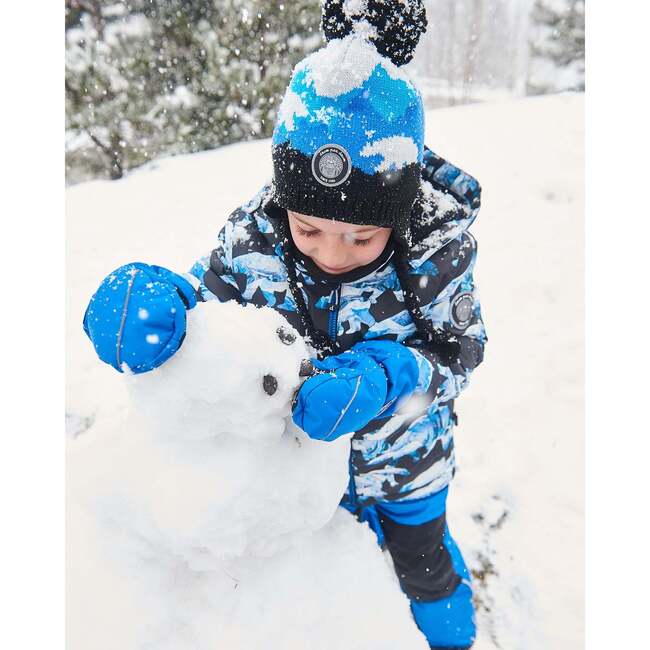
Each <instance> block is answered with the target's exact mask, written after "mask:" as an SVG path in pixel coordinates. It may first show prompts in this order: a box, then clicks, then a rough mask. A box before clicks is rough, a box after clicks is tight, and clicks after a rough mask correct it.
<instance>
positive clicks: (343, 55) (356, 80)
mask: <svg viewBox="0 0 650 650" xmlns="http://www.w3.org/2000/svg"><path fill="white" fill-rule="evenodd" d="M364 22H365V21H364ZM377 65H381V66H383V68H384V69H385V70H386V72H387V73H388V75H389V76H390V77H391V78H393V79H401V80H402V81H404V82H405V83H407V84H409V85H410V86H412V87H414V82H413V80H412V79H411V78H410V77H409V75H408V74H407V73H406V71H405V70H401V69H400V68H398V67H397V66H396V65H394V64H393V63H392V62H391V61H390V60H388V59H387V58H386V57H382V56H380V54H379V53H378V52H377V49H376V48H375V46H374V45H372V44H371V43H369V42H368V40H367V39H366V38H365V37H364V35H362V34H359V33H358V32H352V33H351V34H348V35H347V36H346V37H345V38H340V39H339V38H337V39H334V40H332V41H330V42H329V43H328V44H327V45H326V46H325V47H322V48H320V49H319V50H316V52H314V53H313V54H310V55H309V56H308V57H306V58H304V59H303V60H302V61H301V62H300V63H298V64H297V65H296V67H295V68H294V72H293V73H294V74H296V73H297V72H299V71H300V70H302V69H303V68H307V70H308V72H307V82H308V83H313V84H314V86H315V89H316V92H317V93H318V94H319V95H320V96H322V97H338V96H339V95H343V94H345V93H347V92H350V91H351V90H352V89H354V88H359V87H360V86H361V85H362V84H363V83H365V81H366V80H367V79H368V78H369V77H370V75H371V73H372V71H373V70H374V69H375V67H376V66H377Z"/></svg>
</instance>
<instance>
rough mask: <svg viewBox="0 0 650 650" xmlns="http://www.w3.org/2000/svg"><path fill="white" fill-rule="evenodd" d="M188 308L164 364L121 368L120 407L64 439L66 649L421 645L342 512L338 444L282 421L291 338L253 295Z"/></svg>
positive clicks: (295, 343)
mask: <svg viewBox="0 0 650 650" xmlns="http://www.w3.org/2000/svg"><path fill="white" fill-rule="evenodd" d="M145 311H146V310H145ZM115 317H116V318H118V319H119V318H120V314H119V313H118V314H116V315H115ZM137 317H138V318H140V319H143V320H147V319H148V318H153V317H155V314H149V313H146V314H145V313H143V312H140V313H139V314H138V315H137ZM184 317H185V318H186V319H187V322H186V331H187V336H186V339H187V340H186V341H184V340H180V342H178V341H177V342H176V343H175V344H174V345H175V349H173V356H171V355H170V358H169V359H168V360H166V362H165V363H164V364H161V365H159V367H155V368H153V369H152V370H151V371H150V372H144V373H139V374H136V373H133V372H130V371H129V367H128V363H127V362H126V361H123V362H122V365H121V367H120V369H121V370H123V371H124V377H123V379H124V381H125V383H126V385H127V387H128V394H129V402H128V404H129V406H128V409H126V410H125V411H124V410H116V412H115V414H114V415H112V416H111V417H105V418H104V419H103V420H102V421H101V422H96V423H95V425H94V426H93V427H92V428H91V429H90V430H89V431H88V432H87V433H85V434H83V435H81V436H78V437H77V438H75V439H71V440H70V441H69V445H68V463H67V465H68V483H67V485H68V551H67V578H68V580H67V603H68V606H67V618H68V620H67V635H68V645H67V647H68V650H104V649H109V648H110V649H111V650H114V648H120V649H121V650H153V649H154V648H155V649H158V650H167V649H169V650H172V649H173V650H186V649H187V650H190V649H192V650H217V649H219V650H221V649H227V650H249V649H250V650H253V649H255V650H260V649H269V650H275V649H277V650H280V649H282V650H286V649H289V648H311V649H320V648H323V649H325V648H328V649H329V648H333V647H336V648H344V649H345V648H349V649H353V648H354V649H355V650H357V649H358V650H362V649H366V648H367V649H368V650H370V649H371V648H372V649H373V650H377V649H382V648H385V649H386V650H388V649H389V648H391V649H392V648H394V647H396V646H398V647H400V648H405V649H411V648H412V649H413V650H416V649H424V648H427V647H428V645H427V643H426V641H425V639H424V637H423V636H422V635H421V633H420V632H419V631H418V630H417V628H416V626H415V624H414V623H413V621H412V619H411V616H410V611H409V605H408V600H407V599H406V597H405V596H404V594H403V593H402V592H401V590H400V588H399V585H398V583H397V581H396V578H395V577H394V574H393V572H392V570H391V568H390V566H389V565H388V562H389V560H388V559H387V558H386V557H384V555H383V554H382V552H381V550H380V548H379V546H378V545H377V540H376V538H375V537H374V534H373V533H372V532H371V530H370V529H369V528H368V527H367V526H366V525H365V524H363V525H362V524H359V523H358V522H357V521H356V520H355V518H354V517H353V516H352V515H351V514H350V513H348V512H347V511H346V510H344V509H342V508H339V507H338V503H339V500H340V497H341V495H342V493H343V492H344V490H345V487H346V484H347V481H348V454H349V436H342V437H341V438H338V439H337V440H334V441H332V442H322V441H316V440H312V439H310V438H309V437H308V436H307V435H306V434H305V433H304V432H302V431H301V430H300V429H298V428H296V427H295V426H294V425H293V423H292V422H291V417H290V413H291V402H292V398H293V396H294V394H295V392H296V391H297V389H298V388H299V386H300V383H301V381H302V377H301V375H304V374H305V363H304V361H305V359H308V358H309V350H308V347H307V345H306V344H305V342H304V341H303V339H302V338H301V337H300V336H299V335H298V334H297V332H295V330H293V329H292V328H291V327H290V326H288V325H287V323H286V321H284V319H283V318H282V317H281V316H280V315H278V314H277V313H276V312H274V311H273V310H270V309H258V308H256V307H254V306H252V305H249V306H241V305H238V304H236V303H234V302H232V303H219V302H218V301H211V302H207V303H204V304H200V305H198V308H196V309H192V310H191V311H187V313H186V314H184ZM181 343H182V345H181ZM125 349H128V346H125Z"/></svg>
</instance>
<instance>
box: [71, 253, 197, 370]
mask: <svg viewBox="0 0 650 650" xmlns="http://www.w3.org/2000/svg"><path fill="white" fill-rule="evenodd" d="M195 305H196V293H195V291H194V287H193V286H192V285H191V284H190V282H189V281H188V280H186V279H185V278H183V277H182V276H180V275H178V274H177V273H173V272H172V271H170V270H168V269H166V268H163V267H161V266H152V265H149V264H143V263H141V262H134V263H132V264H125V265H124V266H121V267H120V268H119V269H116V270H115V271H113V273H111V274H110V275H109V276H108V277H107V278H105V279H104V281H103V282H102V283H101V285H100V286H99V289H97V292H96V293H95V294H94V295H93V297H92V298H91V299H90V302H89V303H88V307H87V309H86V313H85V315H84V320H83V326H84V331H85V332H86V334H87V335H88V337H89V338H90V340H91V341H92V344H93V345H94V346H95V351H96V352H97V355H98V356H99V358H100V359H101V360H102V361H104V362H105V363H108V364H110V365H111V366H113V368H115V369H116V370H118V371H119V372H123V368H122V364H126V365H127V366H128V367H129V369H130V370H131V371H132V372H134V373H141V372H147V371H148V370H153V369H154V368H156V367H158V366H159V365H161V364H162V363H164V362H165V361H167V359H169V358H170V357H171V356H172V355H173V354H174V353H175V352H176V350H178V348H180V346H181V344H182V342H183V339H184V338H185V327H186V314H185V312H186V310H187V309H192V307H194V306H195Z"/></svg>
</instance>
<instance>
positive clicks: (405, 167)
mask: <svg viewBox="0 0 650 650" xmlns="http://www.w3.org/2000/svg"><path fill="white" fill-rule="evenodd" d="M322 11H323V13H322V21H321V28H322V29H323V32H324V34H325V38H326V39H327V41H328V43H327V45H326V46H325V47H323V48H321V49H320V50H317V51H316V52H314V53H312V54H310V55H309V56H307V57H306V58H305V59H303V60H302V61H301V62H300V63H298V65H296V67H295V68H294V70H293V74H292V78H291V81H290V84H289V87H288V88H287V90H286V93H285V95H284V98H283V100H282V103H281V105H280V108H279V111H278V116H277V121H276V125H275V129H274V132H273V141H272V145H273V146H272V155H273V195H272V200H273V201H274V202H275V203H276V204H277V205H278V206H280V207H282V208H285V209H289V210H293V211H295V212H299V213H302V214H307V215H311V216H314V217H323V218H330V219H335V220H337V221H344V222H347V223H355V224H363V225H366V224H367V225H377V226H386V227H392V228H393V229H394V230H395V231H396V234H397V235H398V236H401V237H405V236H406V233H407V230H408V221H409V215H410V211H411V208H412V205H413V203H414V201H415V199H416V197H417V195H418V191H419V187H420V174H421V165H422V159H423V154H424V111H423V106H422V97H421V94H420V92H419V90H418V89H417V88H416V86H415V85H414V83H413V81H412V80H411V79H410V78H409V76H408V75H407V74H406V72H405V71H404V70H402V69H400V67H399V66H401V65H403V64H405V63H408V62H409V61H410V60H411V59H412V58H413V52H414V50H415V47H416V45H417V43H418V40H419V38H420V36H421V34H422V33H423V32H424V31H425V29H426V26H427V19H426V12H425V9H424V6H423V3H422V0H323V6H322Z"/></svg>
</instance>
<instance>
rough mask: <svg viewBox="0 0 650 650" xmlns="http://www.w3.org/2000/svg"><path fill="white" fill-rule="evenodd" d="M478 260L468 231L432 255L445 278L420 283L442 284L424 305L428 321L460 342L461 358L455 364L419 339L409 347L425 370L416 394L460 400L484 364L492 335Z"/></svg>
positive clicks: (457, 357)
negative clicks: (480, 290)
mask: <svg viewBox="0 0 650 650" xmlns="http://www.w3.org/2000/svg"><path fill="white" fill-rule="evenodd" d="M475 260H476V242H475V240H474V238H473V237H472V236H471V235H469V234H467V233H465V234H463V235H462V236H461V237H459V238H458V239H455V240H453V241H451V242H449V243H448V244H447V246H446V247H445V249H443V250H441V251H439V253H438V254H435V255H434V256H433V257H432V259H431V262H432V264H434V265H435V266H436V269H437V270H438V271H439V275H435V276H433V277H431V276H428V275H427V276H421V279H420V281H421V282H423V279H422V278H427V279H429V281H435V284H437V285H438V286H440V291H439V292H437V294H436V296H435V297H434V298H433V299H432V300H431V302H430V303H428V304H427V305H426V306H423V307H422V313H423V315H424V317H425V318H427V319H429V320H430V322H431V323H432V324H433V325H434V327H436V328H439V329H441V330H443V331H445V332H448V333H449V334H451V335H453V337H454V340H455V341H457V342H458V348H457V349H458V354H457V355H454V357H453V359H451V360H450V359H448V358H447V357H445V356H444V355H441V353H440V352H438V351H436V349H435V348H432V347H429V346H427V345H426V344H424V343H423V342H422V341H420V340H418V339H413V340H407V341H405V343H404V344H405V345H406V346H407V347H408V348H409V349H410V350H411V351H412V352H413V354H414V355H415V357H416V360H417V361H418V365H419V368H420V376H419V379H418V389H417V390H416V392H419V393H423V392H426V393H427V394H428V395H429V396H430V398H431V400H432V401H439V402H446V401H448V400H452V399H455V398H456V397H458V395H459V394H460V393H461V391H462V390H463V389H464V388H465V387H466V386H467V384H468V382H469V378H470V375H471V373H472V372H473V371H474V369H475V368H476V367H477V366H478V365H479V364H480V363H481V362H482V361H483V353H484V348H485V344H486V342H487V336H486V332H485V326H484V324H483V319H482V315H481V303H480V299H479V295H478V291H477V289H476V285H475V282H474V274H473V269H474V264H475Z"/></svg>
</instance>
